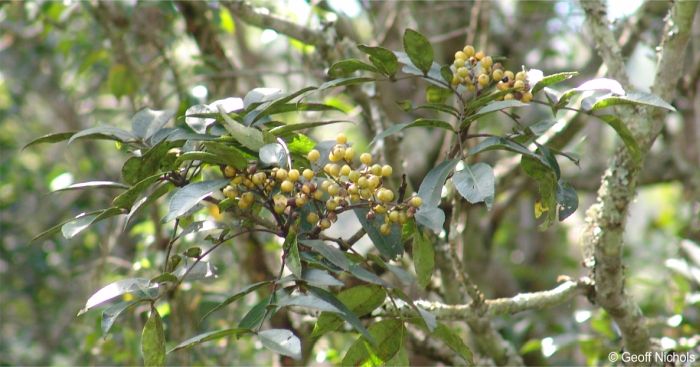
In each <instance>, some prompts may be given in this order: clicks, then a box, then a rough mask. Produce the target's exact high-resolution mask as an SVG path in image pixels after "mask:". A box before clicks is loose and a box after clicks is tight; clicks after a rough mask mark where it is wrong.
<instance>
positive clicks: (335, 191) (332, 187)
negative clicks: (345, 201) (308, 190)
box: [328, 184, 340, 195]
mask: <svg viewBox="0 0 700 367" xmlns="http://www.w3.org/2000/svg"><path fill="white" fill-rule="evenodd" d="M339 192H340V186H338V185H337V184H331V185H330V186H328V194H329V195H338V193H339Z"/></svg>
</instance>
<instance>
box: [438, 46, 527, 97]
mask: <svg viewBox="0 0 700 367" xmlns="http://www.w3.org/2000/svg"><path fill="white" fill-rule="evenodd" d="M452 66H453V72H454V74H453V76H452V86H453V87H457V86H459V85H463V86H464V87H465V88H466V89H467V90H468V91H470V92H477V91H481V90H484V89H486V88H488V87H489V86H493V85H495V86H496V88H497V89H498V90H500V91H507V92H508V93H506V94H505V95H503V97H502V98H500V99H501V100H510V99H518V100H520V101H522V102H525V103H527V102H530V101H531V100H532V93H531V92H530V85H529V84H528V82H527V74H526V73H525V72H524V71H519V72H517V73H513V72H512V71H510V70H505V69H504V68H503V65H501V63H499V62H497V63H494V62H493V58H492V57H491V56H487V55H486V54H484V52H483V51H478V52H477V51H476V50H475V49H474V47H473V46H471V45H466V46H464V49H462V50H461V51H457V52H456V53H455V61H454V62H453V63H452Z"/></svg>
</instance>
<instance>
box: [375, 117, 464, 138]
mask: <svg viewBox="0 0 700 367" xmlns="http://www.w3.org/2000/svg"><path fill="white" fill-rule="evenodd" d="M416 127H435V128H438V129H444V130H449V131H451V132H454V129H453V128H452V125H451V124H450V123H449V122H447V121H443V120H436V119H424V118H419V119H416V120H415V121H412V122H405V123H402V124H395V125H392V126H390V127H389V128H387V129H386V130H384V131H382V132H381V133H379V134H377V136H375V137H374V139H372V141H371V142H370V143H369V144H370V145H372V144H374V143H376V142H378V141H380V140H382V139H384V138H386V137H387V136H389V135H392V134H396V133H398V132H399V131H401V130H404V129H411V128H416Z"/></svg>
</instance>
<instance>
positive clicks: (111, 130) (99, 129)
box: [68, 125, 138, 144]
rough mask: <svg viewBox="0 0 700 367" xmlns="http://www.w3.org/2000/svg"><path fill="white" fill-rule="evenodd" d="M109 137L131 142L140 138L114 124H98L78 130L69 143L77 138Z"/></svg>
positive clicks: (108, 138)
mask: <svg viewBox="0 0 700 367" xmlns="http://www.w3.org/2000/svg"><path fill="white" fill-rule="evenodd" d="M81 138H82V139H87V138H92V139H107V140H116V141H119V142H122V143H126V142H131V141H136V140H138V137H137V136H136V135H134V134H132V133H130V132H128V131H126V130H122V129H120V128H118V127H114V126H106V125H103V126H96V127H91V128H89V129H85V130H81V131H78V132H77V133H75V134H73V135H72V136H71V138H70V139H68V144H70V143H72V142H74V141H75V140H76V139H81Z"/></svg>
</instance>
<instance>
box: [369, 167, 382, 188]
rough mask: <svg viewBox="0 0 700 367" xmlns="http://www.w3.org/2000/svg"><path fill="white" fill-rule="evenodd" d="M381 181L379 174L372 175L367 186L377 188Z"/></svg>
mask: <svg viewBox="0 0 700 367" xmlns="http://www.w3.org/2000/svg"><path fill="white" fill-rule="evenodd" d="M379 173H381V171H380V172H379ZM379 183H380V180H379V176H375V175H371V176H369V178H367V186H368V187H369V188H370V189H376V188H377V187H379Z"/></svg>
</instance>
